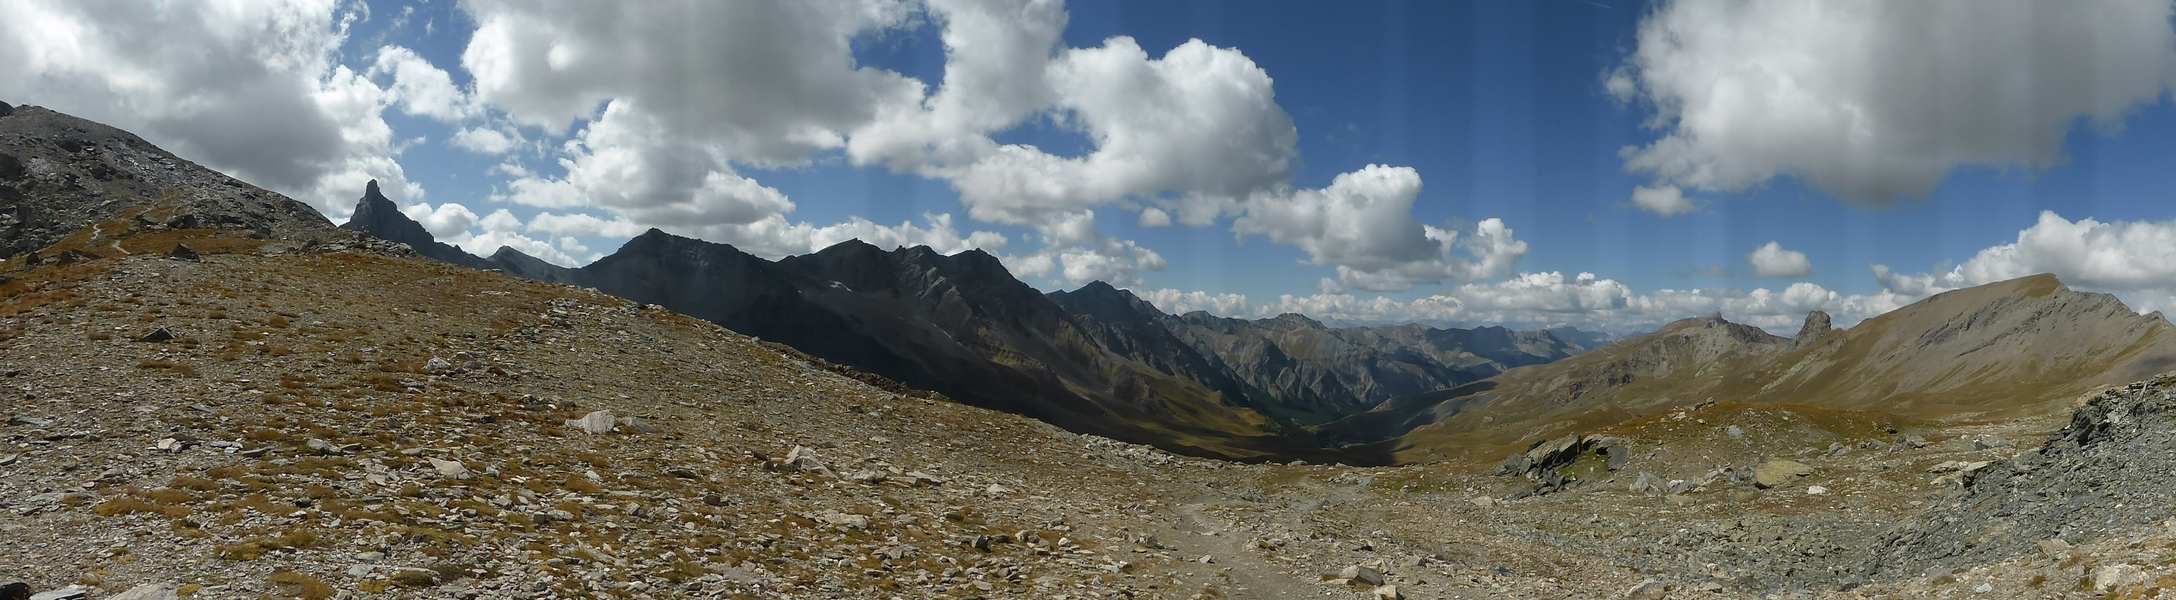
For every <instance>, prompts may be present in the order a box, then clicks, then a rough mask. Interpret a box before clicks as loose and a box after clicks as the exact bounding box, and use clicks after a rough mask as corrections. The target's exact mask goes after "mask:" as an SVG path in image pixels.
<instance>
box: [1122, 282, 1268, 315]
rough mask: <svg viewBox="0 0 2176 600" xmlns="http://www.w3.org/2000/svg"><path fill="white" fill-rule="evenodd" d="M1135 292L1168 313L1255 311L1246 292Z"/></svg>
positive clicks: (1247, 312) (1238, 312) (1169, 290)
mask: <svg viewBox="0 0 2176 600" xmlns="http://www.w3.org/2000/svg"><path fill="white" fill-rule="evenodd" d="M1133 293H1134V295H1137V296H1140V297H1141V299H1142V300H1147V301H1148V303H1149V304H1153V305H1155V306H1156V309H1157V310H1161V311H1164V312H1165V313H1167V314H1174V315H1183V314H1186V313H1190V312H1194V311H1197V310H1199V311H1207V312H1209V313H1210V314H1215V315H1226V316H1230V315H1249V314H1252V313H1253V312H1254V311H1253V308H1252V304H1251V303H1249V302H1248V301H1247V296H1246V294H1228V293H1227V294H1212V293H1209V292H1203V291H1186V290H1174V289H1170V288H1158V289H1148V290H1141V289H1137V290H1133Z"/></svg>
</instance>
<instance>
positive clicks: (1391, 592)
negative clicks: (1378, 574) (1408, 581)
mask: <svg viewBox="0 0 2176 600" xmlns="http://www.w3.org/2000/svg"><path fill="white" fill-rule="evenodd" d="M1375 600H1405V595H1404V594H1400V593H1398V586H1395V585H1385V586H1379V587H1376V588H1375Z"/></svg>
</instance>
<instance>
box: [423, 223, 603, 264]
mask: <svg viewBox="0 0 2176 600" xmlns="http://www.w3.org/2000/svg"><path fill="white" fill-rule="evenodd" d="M446 242H447V243H450V244H453V245H455V246H460V247H461V250H462V251H464V252H467V253H469V254H474V255H477V256H490V255H492V254H493V253H496V252H498V251H499V247H500V246H505V247H508V248H513V249H515V250H519V251H521V253H522V254H527V255H529V256H533V257H536V258H538V259H541V260H543V261H544V262H548V263H552V264H555V265H559V266H562V267H578V266H581V265H582V262H581V261H579V260H576V259H575V258H574V257H573V256H569V255H568V254H567V253H566V252H564V251H561V250H560V249H559V248H558V247H557V246H553V245H552V244H551V243H550V242H546V241H543V240H538V239H535V238H531V237H529V236H525V235H522V234H519V233H515V232H511V231H485V232H481V233H476V234H472V235H463V236H460V237H457V238H454V239H451V240H446Z"/></svg>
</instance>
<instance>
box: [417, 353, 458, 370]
mask: <svg viewBox="0 0 2176 600" xmlns="http://www.w3.org/2000/svg"><path fill="white" fill-rule="evenodd" d="M451 370H453V363H451V362H448V361H447V360H446V359H443V358H439V357H436V356H433V357H431V359H430V360H428V361H424V363H423V372H425V373H444V372H447V371H451Z"/></svg>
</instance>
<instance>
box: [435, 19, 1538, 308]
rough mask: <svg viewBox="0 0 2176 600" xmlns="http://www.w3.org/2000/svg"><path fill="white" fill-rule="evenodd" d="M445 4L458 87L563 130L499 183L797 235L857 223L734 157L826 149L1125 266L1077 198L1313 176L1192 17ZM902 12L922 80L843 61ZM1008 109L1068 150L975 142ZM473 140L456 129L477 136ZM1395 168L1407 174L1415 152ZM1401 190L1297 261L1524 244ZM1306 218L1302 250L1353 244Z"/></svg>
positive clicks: (1406, 261)
mask: <svg viewBox="0 0 2176 600" xmlns="http://www.w3.org/2000/svg"><path fill="white" fill-rule="evenodd" d="M464 7H465V8H466V9H467V10H468V11H469V12H470V13H471V15H472V16H474V17H475V19H476V22H477V24H478V30H477V32H476V34H475V36H474V38H473V39H472V41H471V42H470V45H469V46H468V48H467V50H466V51H465V52H464V53H463V55H462V64H463V65H464V66H466V67H467V68H468V69H469V71H470V72H471V74H472V75H474V79H475V84H474V96H475V98H477V99H478V100H479V101H480V102H482V103H483V104H484V105H486V106H489V107H491V108H493V109H496V110H498V111H503V113H504V116H505V117H506V118H507V119H508V120H511V121H513V122H516V123H521V124H525V125H528V126H535V127H542V128H545V129H546V130H548V131H562V130H565V129H567V128H569V127H570V126H571V127H573V128H574V130H575V131H576V133H575V134H574V137H573V138H572V139H571V140H569V142H568V143H566V144H564V145H562V147H561V150H560V153H559V154H560V156H559V157H558V159H559V166H560V167H562V168H563V169H564V171H565V175H563V176H557V177H553V176H549V175H538V174H533V173H532V174H527V175H521V176H518V178H517V179H515V180H513V181H510V182H508V183H507V184H506V185H504V186H502V187H501V188H500V190H499V191H498V193H497V194H495V195H494V199H496V200H500V201H506V202H515V203H521V204H526V205H531V206H537V207H542V208H549V209H576V208H581V209H590V210H595V211H598V212H601V213H602V214H601V215H598V217H599V218H600V219H602V220H606V221H611V222H622V223H629V224H633V226H634V227H640V228H647V227H651V226H657V227H661V228H664V229H666V230H668V231H676V232H681V233H684V234H688V235H694V236H697V237H703V238H705V239H711V240H716V241H722V242H726V243H732V244H735V245H736V246H743V247H745V248H748V249H752V251H758V253H771V254H778V253H789V252H798V251H800V250H801V249H802V247H803V245H804V242H805V241H806V240H807V239H809V238H810V237H811V236H813V235H815V232H819V231H825V230H863V229H867V228H868V227H873V226H874V224H868V223H855V222H847V223H839V224H834V225H830V226H824V227H819V226H816V225H813V224H809V223H801V222H796V221H794V220H792V219H791V218H790V214H791V213H792V212H793V210H794V208H795V204H794V203H793V202H792V201H791V200H789V199H788V198H787V197H786V196H785V194H783V193H781V192H779V191H778V190H777V189H775V188H772V187H769V186H766V185H763V184H762V183H760V182H758V181H756V180H754V179H752V178H750V177H749V176H747V175H744V174H743V173H744V172H747V171H750V170H753V168H758V167H778V166H792V165H802V164H807V163H809V162H810V161H812V160H821V159H823V158H825V157H827V156H830V154H829V153H830V152H832V151H843V154H844V156H845V158H846V159H847V161H848V163H849V164H850V165H853V166H881V167H883V168H887V169H891V170H893V171H897V172H902V173H912V174H917V175H921V176H925V177H931V178H937V179H942V180H944V181H947V182H949V183H950V184H951V185H952V186H953V187H954V188H955V189H956V190H957V191H958V193H959V194H960V202H961V204H962V205H963V206H964V207H965V208H966V214H967V216H968V217H969V218H972V219H975V220H978V221H985V222H993V223H1003V224H1012V225H1024V226H1029V227H1032V228H1035V229H1036V230H1037V231H1038V236H1037V237H1038V238H1040V239H1041V240H1042V242H1043V244H1044V246H1043V247H1042V248H1039V249H1036V250H1034V251H1032V252H1025V253H1021V254H1017V255H1016V256H1015V258H1014V261H1015V262H1017V263H1019V264H1017V265H1015V267H1014V268H1015V269H1016V270H1020V271H1022V272H1024V273H1028V274H1030V275H1036V274H1042V275H1045V276H1048V277H1053V278H1056V279H1059V280H1065V281H1078V280H1081V279H1083V278H1105V279H1111V280H1113V281H1117V282H1121V283H1123V282H1127V281H1133V280H1134V278H1135V277H1136V276H1137V274H1138V273H1140V272H1143V271H1151V270H1156V269H1161V268H1164V261H1163V259H1162V257H1161V256H1160V255H1158V254H1157V253H1156V252H1155V251H1153V250H1151V249H1148V248H1145V247H1142V246H1141V245H1139V244H1138V243H1136V242H1133V241H1129V240H1111V239H1104V238H1103V237H1101V236H1100V235H1096V234H1095V233H1094V232H1093V230H1092V228H1090V229H1089V230H1086V231H1079V230H1066V229H1065V227H1066V226H1068V225H1075V226H1077V225H1080V224H1084V223H1086V222H1087V220H1083V219H1080V218H1078V216H1079V215H1088V214H1091V212H1092V211H1094V210H1097V209H1107V208H1115V209H1121V210H1138V211H1140V221H1139V223H1140V225H1141V226H1143V227H1164V226H1168V225H1170V224H1171V223H1172V222H1173V221H1176V222H1179V223H1181V224H1185V225H1188V226H1196V227H1199V226H1207V225H1210V224H1213V223H1215V222H1217V221H1218V220H1219V219H1221V218H1223V217H1225V216H1230V215H1235V214H1240V212H1241V211H1242V210H1245V208H1243V207H1246V206H1248V205H1249V204H1252V203H1256V202H1268V203H1277V202H1280V201H1289V199H1290V198H1292V197H1296V196H1297V197H1304V196H1306V195H1308V194H1317V195H1319V194H1320V193H1321V192H1320V191H1311V190H1302V191H1298V192H1294V191H1291V190H1290V184H1289V179H1290V176H1291V171H1292V169H1293V168H1294V166H1295V165H1296V164H1297V162H1298V150H1297V148H1298V132H1297V130H1296V129H1295V128H1294V126H1293V124H1292V120H1291V118H1290V117H1289V116H1288V115H1287V114H1286V113H1285V111H1284V109H1283V108H1282V107H1280V106H1279V105H1278V104H1277V102H1276V98H1275V91H1274V85H1273V81H1272V80H1271V78H1270V76H1269V73H1268V72H1266V71H1264V70H1263V69H1262V68H1261V67H1260V66H1258V65H1257V64H1255V62H1254V61H1253V60H1252V59H1250V58H1248V57H1247V56H1246V55H1245V54H1243V53H1241V52H1240V51H1238V50H1236V49H1231V48H1220V47H1216V46H1212V45H1209V44H1208V43H1206V42H1203V41H1201V40H1189V41H1186V42H1184V43H1181V44H1178V45H1177V46H1176V47H1173V48H1170V49H1168V50H1166V51H1164V52H1162V53H1161V55H1152V54H1150V53H1149V51H1148V50H1147V49H1144V48H1142V47H1141V46H1140V44H1139V43H1138V42H1136V41H1135V40H1134V39H1132V38H1129V37H1123V36H1119V37H1111V38H1109V39H1105V40H1103V41H1102V43H1101V44H1099V45H1095V46H1090V47H1083V48H1072V47H1068V46H1067V45H1066V44H1065V43H1064V36H1063V33H1064V31H1065V26H1066V22H1067V15H1066V12H1065V7H1064V5H1063V3H1062V2H1059V1H1057V0H1023V1H979V0H931V1H929V2H927V3H926V4H920V3H910V2H896V1H889V0H819V1H812V2H800V3H784V4H770V3H703V4H694V5H687V4H656V5H644V6H640V7H617V6H614V7H600V6H597V5H595V4H594V3H584V2H573V1H571V0H561V1H545V2H534V3H515V2H504V1H501V0H477V1H475V2H471V3H468V4H464ZM917 11H924V12H923V14H925V15H926V16H927V17H928V18H927V19H923V18H918V16H917V15H916V14H915V13H916V12H917ZM690 22H703V23H719V24H721V25H720V26H719V27H715V28H689V27H686V26H685V24H686V23H690ZM922 23H930V24H933V25H935V26H937V27H939V28H941V30H940V32H939V33H940V35H939V38H940V40H942V42H943V43H944V46H945V65H944V74H943V77H942V79H941V80H940V81H938V82H936V85H934V86H932V85H928V84H925V83H923V82H921V81H919V80H916V79H914V78H911V77H908V76H905V75H902V74H899V73H894V72H890V71H885V70H882V69H877V68H873V67H867V66H863V65H859V64H857V63H856V62H855V60H854V57H853V52H852V45H853V41H854V40H855V39H856V38H857V37H860V36H871V35H878V36H881V35H886V34H888V33H889V32H891V31H895V30H898V29H901V28H905V27H913V26H918V25H919V24H922ZM661 49H670V50H669V51H667V50H661ZM600 106H601V107H602V110H601V112H600V109H599V107H600ZM1029 124H1046V125H1050V126H1054V127H1056V128H1059V129H1062V130H1067V131H1071V132H1075V133H1078V134H1079V135H1080V136H1081V137H1082V138H1085V140H1086V142H1087V144H1088V149H1087V150H1086V151H1084V152H1076V153H1069V154H1067V155H1059V154H1054V153H1052V152H1049V151H1046V150H1045V149H1043V148H1040V147H1036V146H1032V145H1026V144H1018V143H1000V142H998V141H997V137H998V136H1000V135H1001V134H1003V133H1005V132H1008V131H1012V130H1015V129H1017V128H1019V127H1022V126H1025V125H1029ZM466 135H469V134H467V133H466V132H464V136H466ZM482 141H483V140H459V139H457V140H456V143H462V144H464V145H465V146H476V147H479V148H485V149H489V147H495V146H496V144H483V143H481V142H482ZM515 166H516V167H519V165H515ZM1370 168H1371V169H1378V168H1379V169H1390V167H1372V166H1371V167H1370ZM519 170H520V171H523V172H526V169H519ZM508 171H509V172H513V171H515V170H514V169H509V170H508ZM1404 171H1405V174H1406V176H1409V177H1411V178H1413V179H1414V180H1415V184H1414V187H1415V191H1416V192H1417V179H1418V175H1417V173H1413V172H1412V171H1411V169H1405V170H1404ZM1304 201H1306V200H1304V199H1303V200H1302V202H1304ZM1412 201H1413V198H1412V197H1411V195H1410V194H1409V195H1407V196H1405V197H1392V198H1385V199H1383V200H1382V202H1383V204H1384V206H1386V207H1388V208H1390V209H1394V210H1397V211H1400V212H1401V213H1402V214H1394V215H1393V214H1380V215H1375V214H1371V215H1369V217H1370V218H1378V219H1381V220H1383V222H1390V221H1399V222H1400V227H1399V229H1398V230H1397V231H1395V232H1393V233H1392V234H1391V235H1389V236H1387V237H1388V238H1389V239H1391V240H1392V241H1394V242H1396V243H1398V244H1403V245H1402V246H1397V247H1396V248H1395V250H1396V252H1391V253H1389V254H1383V255H1367V254H1355V255H1350V257H1351V258H1354V259H1355V260H1353V261H1347V260H1343V259H1342V258H1332V257H1330V256H1328V255H1323V256H1318V257H1317V264H1320V265H1325V266H1336V267H1339V269H1338V272H1339V275H1338V280H1339V281H1341V282H1347V284H1348V285H1350V286H1352V287H1357V288H1364V289H1394V288H1403V287H1410V286H1412V285H1414V284H1416V283H1428V282H1439V281H1444V280H1447V279H1467V278H1473V277H1484V276H1493V275H1500V274H1502V273H1505V272H1508V271H1509V268H1510V265H1511V263H1512V262H1513V261H1515V260H1516V259H1517V258H1518V256H1520V255H1522V254H1524V252H1525V244H1524V243H1523V242H1519V241H1518V240H1516V239H1513V238H1511V237H1510V235H1509V234H1510V230H1509V228H1507V227H1504V226H1503V224H1502V222H1501V221H1496V220H1486V221H1482V222H1481V223H1480V224H1479V226H1478V227H1477V228H1476V229H1475V230H1474V231H1473V232H1471V233H1470V234H1463V235H1462V234H1461V233H1460V232H1453V231H1449V230H1445V229H1437V228H1433V227H1426V226H1423V225H1421V224H1419V223H1418V222H1417V221H1413V220H1412V218H1411V216H1410V212H1411V207H1412V204H1413V202H1412ZM1329 217H1330V218H1333V219H1342V218H1344V215H1342V214H1336V215H1329ZM902 225H907V226H911V225H913V224H912V223H905V224H902ZM1272 237H1273V238H1274V239H1277V240H1279V241H1280V242H1284V243H1290V242H1289V241H1288V240H1295V239H1300V238H1294V237H1291V236H1284V235H1277V236H1272ZM1368 237H1375V236H1368ZM1316 241H1318V242H1321V247H1320V248H1318V249H1320V250H1335V249H1334V248H1331V245H1333V244H1353V243H1359V242H1356V241H1355V240H1351V239H1346V240H1338V239H1329V238H1320V237H1318V238H1316ZM1375 249H1378V250H1390V249H1392V248H1390V247H1379V248H1375ZM1454 249H1463V251H1462V252H1464V253H1466V254H1467V255H1466V256H1455V257H1454V256H1453V254H1454ZM1361 250H1366V248H1362V249H1361Z"/></svg>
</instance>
